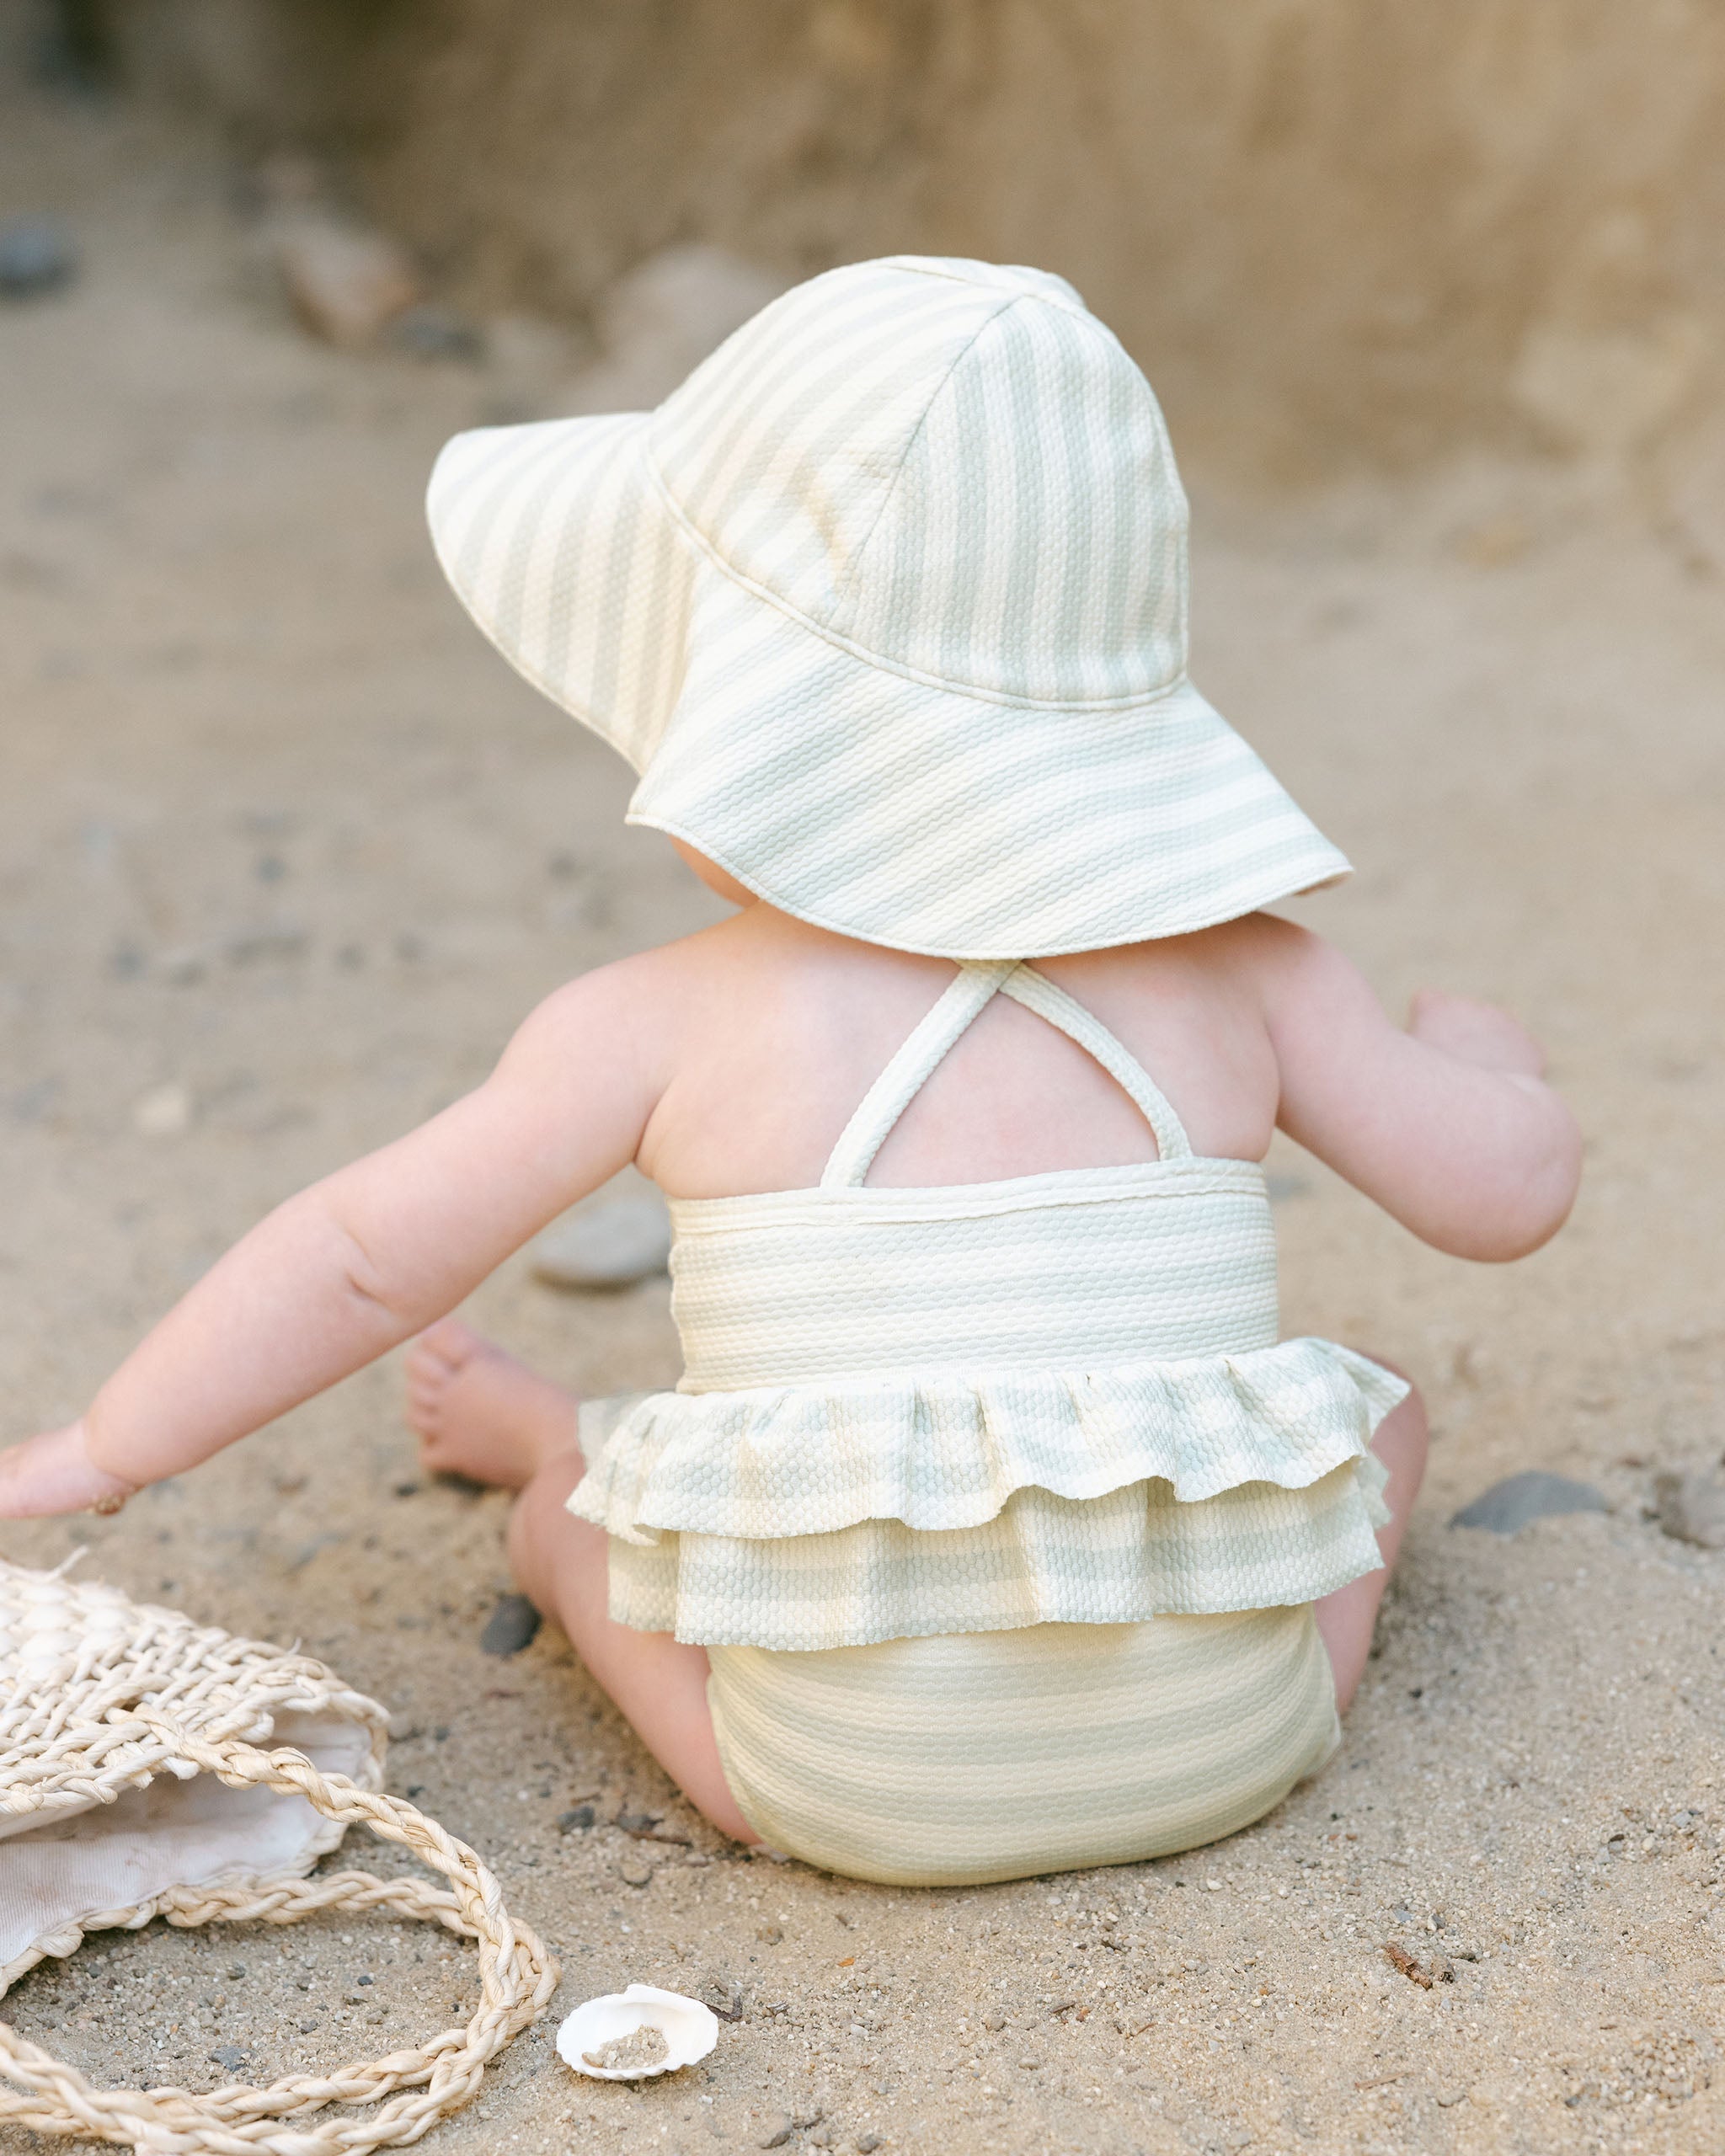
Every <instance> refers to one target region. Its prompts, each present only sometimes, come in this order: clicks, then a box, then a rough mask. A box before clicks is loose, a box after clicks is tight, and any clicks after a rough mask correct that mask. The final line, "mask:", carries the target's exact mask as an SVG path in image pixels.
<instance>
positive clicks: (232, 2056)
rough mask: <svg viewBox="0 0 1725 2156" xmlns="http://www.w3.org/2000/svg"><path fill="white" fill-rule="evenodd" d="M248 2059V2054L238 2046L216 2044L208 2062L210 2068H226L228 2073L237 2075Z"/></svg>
mask: <svg viewBox="0 0 1725 2156" xmlns="http://www.w3.org/2000/svg"><path fill="white" fill-rule="evenodd" d="M248 2057H250V2053H249V2052H244V2051H243V2050H242V2049H241V2048H240V2047H239V2046H238V2044H218V2045H217V2046H216V2049H215V2050H214V2051H213V2052H211V2054H210V2062H211V2065H212V2066H220V2067H224V2068H226V2069H227V2072H228V2073H238V2072H239V2070H240V2068H242V2067H243V2065H244V2064H245V2063H246V2060H247V2059H248Z"/></svg>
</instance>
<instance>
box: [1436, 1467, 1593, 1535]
mask: <svg viewBox="0 0 1725 2156" xmlns="http://www.w3.org/2000/svg"><path fill="white" fill-rule="evenodd" d="M1610 1509H1611V1508H1610V1506H1609V1505H1608V1504H1607V1503H1606V1502H1605V1499H1604V1497H1601V1496H1600V1495H1599V1492H1598V1491H1597V1490H1596V1489H1594V1486H1593V1484H1592V1483H1591V1482H1573V1481H1571V1480H1570V1479H1569V1477H1568V1476H1567V1475H1548V1474H1547V1473H1546V1470H1545V1469H1544V1468H1542V1467H1530V1468H1528V1469H1527V1470H1525V1472H1524V1473H1522V1474H1520V1475H1512V1476H1509V1478H1508V1479H1507V1480H1506V1481H1502V1482H1494V1483H1493V1485H1492V1486H1491V1488H1490V1489H1489V1490H1487V1491H1485V1492H1482V1494H1481V1495H1480V1496H1479V1497H1476V1498H1475V1499H1474V1501H1473V1502H1472V1503H1471V1505H1464V1506H1463V1507H1462V1508H1461V1511H1460V1512H1459V1513H1456V1514H1455V1518H1453V1519H1452V1520H1451V1521H1450V1526H1451V1527H1482V1528H1485V1529H1487V1530H1488V1532H1490V1533H1491V1534H1514V1533H1515V1532H1516V1530H1517V1529H1519V1528H1523V1527H1525V1526H1526V1525H1527V1524H1528V1522H1529V1521H1530V1520H1534V1519H1549V1518H1552V1517H1553V1516H1554V1515H1555V1514H1557V1513H1606V1512H1610Z"/></svg>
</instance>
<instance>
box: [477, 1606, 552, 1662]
mask: <svg viewBox="0 0 1725 2156" xmlns="http://www.w3.org/2000/svg"><path fill="white" fill-rule="evenodd" d="M539 1622H540V1620H539V1612H538V1611H537V1609H535V1608H534V1607H533V1605H532V1604H531V1602H529V1601H528V1599H527V1598H526V1595H524V1594H505V1595H499V1598H498V1603H497V1607H496V1609H494V1610H493V1611H492V1613H491V1614H490V1615H489V1617H488V1618H487V1619H486V1620H485V1629H484V1630H483V1632H481V1633H480V1635H479V1646H480V1651H481V1652H482V1653H484V1654H494V1655H500V1656H508V1655H512V1654H519V1653H520V1652H521V1649H522V1648H523V1647H524V1646H526V1645H527V1644H528V1643H529V1641H531V1639H532V1637H533V1636H534V1634H535V1633H536V1632H537V1630H539Z"/></svg>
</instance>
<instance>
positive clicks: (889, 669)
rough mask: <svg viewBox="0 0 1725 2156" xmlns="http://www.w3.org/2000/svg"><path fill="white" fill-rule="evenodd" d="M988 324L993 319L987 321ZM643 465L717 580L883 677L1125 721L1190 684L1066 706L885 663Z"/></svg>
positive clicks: (1181, 678) (1021, 706) (1026, 707)
mask: <svg viewBox="0 0 1725 2156" xmlns="http://www.w3.org/2000/svg"><path fill="white" fill-rule="evenodd" d="M1015 303H1016V302H1015ZM1004 311H1005V310H1004V309H1002V310H1001V312H1004ZM991 319H993V318H992V317H991ZM642 462H643V463H644V465H645V467H646V469H647V472H648V475H649V478H651V480H652V482H653V484H654V488H656V489H657V491H658V494H659V497H660V500H661V501H662V502H663V503H664V504H665V508H666V509H667V510H669V511H670V515H671V516H672V517H673V519H674V520H676V527H677V530H678V531H679V532H680V533H681V536H683V538H684V539H686V541H687V542H689V543H690V544H691V545H692V546H694V547H697V548H698V549H699V550H700V552H702V554H704V555H705V556H706V557H707V558H708V561H709V562H711V563H712V564H713V567H714V568H716V569H717V570H718V572H719V574H721V575H722V576H724V577H725V578H727V579H729V582H731V583H732V584H735V585H736V586H737V587H738V589H739V590H743V591H746V592H748V593H750V595H752V596H753V597H755V598H756V599H761V600H765V601H766V604H767V605H768V606H771V607H772V608H773V609H774V610H775V611H777V612H778V613H780V614H782V615H783V616H784V617H785V619H786V620H787V621H788V622H795V623H796V625H797V627H798V628H802V629H806V630H808V631H809V633H810V634H811V635H813V636H817V637H819V638H820V639H821V641H822V643H829V644H831V645H832V646H833V648H835V649H836V650H838V651H843V652H846V653H848V654H849V655H850V656H851V657H852V659H861V660H862V661H863V663H864V664H865V665H868V666H878V667H879V669H880V670H881V671H882V672H883V673H886V674H896V675H899V676H900V679H902V680H906V681H916V682H919V683H920V684H921V686H923V687H924V688H927V689H938V690H940V691H942V692H943V694H944V695H946V696H967V697H969V699H970V700H971V701H972V702H976V703H985V704H1011V705H1012V706H1013V707H1016V708H1017V709H1018V710H1021V711H1045V712H1098V713H1102V714H1103V715H1107V714H1109V713H1113V712H1119V713H1120V714H1122V715H1123V716H1124V714H1125V713H1126V712H1140V711H1149V710H1151V709H1153V708H1154V707H1155V706H1156V705H1157V704H1162V703H1166V702H1167V701H1168V699H1169V698H1170V697H1171V696H1178V695H1179V694H1180V692H1181V691H1183V690H1184V689H1188V688H1189V687H1190V686H1191V683H1190V680H1188V675H1187V674H1186V672H1185V670H1182V671H1181V672H1180V673H1179V674H1178V675H1177V676H1176V677H1175V679H1174V680H1172V681H1170V682H1168V683H1167V685H1166V686H1163V687H1162V688H1160V689H1154V690H1151V691H1150V692H1149V693H1148V694H1146V695H1143V696H1096V697H1090V698H1086V699H1083V700H1081V701H1076V702H1055V701H1054V700H1053V699H1052V698H1049V697H1046V696H1014V695H1013V694H1012V692H1011V691H1009V690H1006V689H985V688H981V687H979V686H975V684H973V683H971V682H969V681H951V680H948V679H947V678H946V677H945V676H944V675H940V674H931V673H928V672H927V671H926V670H924V669H923V668H921V667H920V666H907V665H906V664H905V663H904V661H903V660H902V659H889V657H888V656H887V655H886V654H885V653H884V652H879V651H871V650H870V649H869V648H868V646H867V645H866V644H861V643H857V642H856V641H855V639H854V638H851V637H847V636H845V635H844V634H843V633H842V632H841V631H839V630H837V629H832V628H829V627H827V626H826V625H825V622H817V621H815V620H814V618H813V616H810V615H808V614H805V613H804V612H803V611H802V609H801V608H800V607H797V606H792V605H791V603H790V601H789V600H788V599H784V598H782V597H781V596H780V595H779V594H778V593H777V592H776V591H774V590H772V589H771V588H770V587H769V586H768V585H766V584H761V583H760V582H758V581H757V580H756V579H755V578H754V577H751V576H749V575H746V574H745V573H744V571H743V570H741V569H740V568H736V567H735V566H734V563H730V562H728V561H727V560H726V559H725V558H724V555H723V554H721V553H720V552H719V551H718V548H717V547H715V546H714V545H713V542H712V541H711V540H710V539H708V537H707V536H706V534H705V533H704V532H702V531H697V529H696V527H695V526H694V525H693V524H692V523H691V522H690V520H689V519H688V518H687V517H686V515H684V514H683V511H682V510H681V506H680V505H679V504H678V502H677V499H676V495H675V494H672V493H671V491H670V488H669V487H668V486H667V485H666V484H665V480H664V478H663V477H662V476H661V474H660V471H659V467H657V466H656V465H655V464H654V462H653V460H652V459H651V457H650V456H645V455H644V456H643V458H642Z"/></svg>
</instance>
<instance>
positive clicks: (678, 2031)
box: [557, 1984, 718, 2081]
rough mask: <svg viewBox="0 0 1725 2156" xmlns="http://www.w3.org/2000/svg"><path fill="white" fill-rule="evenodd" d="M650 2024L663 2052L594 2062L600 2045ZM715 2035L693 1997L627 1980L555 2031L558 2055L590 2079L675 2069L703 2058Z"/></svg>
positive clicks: (713, 2018) (635, 2077) (712, 2018)
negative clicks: (652, 2057) (646, 2058)
mask: <svg viewBox="0 0 1725 2156" xmlns="http://www.w3.org/2000/svg"><path fill="white" fill-rule="evenodd" d="M643 2028H646V2029H656V2030H657V2031H659V2033H660V2036H663V2038H664V2039H665V2057H663V2058H661V2059H659V2060H657V2061H655V2062H654V2063H651V2064H645V2063H641V2064H634V2063H628V2060H627V2057H626V2059H625V2062H624V2063H622V2064H620V2065H611V2066H595V2064H594V2063H592V2062H593V2059H594V2058H595V2057H596V2056H597V2055H598V2054H599V2052H600V2049H601V2046H603V2045H606V2044H610V2043H614V2042H615V2041H617V2038H619V2037H628V2036H633V2035H634V2033H635V2031H637V2030H638V2029H643ZM717 2042H718V2016H717V2015H715V2014H714V2013H713V2009H712V2008H711V2007H708V2006H703V2005H702V2004H701V2002H700V2000H699V1999H685V1998H684V1997H683V1995H682V1993H681V1992H676V1991H660V1990H658V1989H656V1988H655V1987H654V1986H653V1985H652V1984H631V1985H630V1986H629V1988H628V1990H627V1991H615V1992H607V1993H606V1994H605V1996H604V1997H603V1998H602V1999H588V2000H587V2001H586V2003H585V2004H584V2005H581V2006H578V2007H577V2008H576V2009H575V2010H574V2013H573V2014H571V2015H569V2019H568V2020H566V2021H565V2022H564V2023H563V2026H562V2027H561V2028H560V2029H559V2030H558V2032H557V2051H558V2057H559V2058H561V2059H562V2060H563V2063H564V2064H565V2065H566V2066H572V2067H573V2068H574V2070H575V2072H576V2073H585V2074H588V2075H590V2077H591V2078H592V2079H594V2080H595V2081H639V2080H642V2079H645V2077H646V2076H647V2075H649V2074H650V2073H676V2070H677V2068H679V2067H681V2066H692V2065H693V2064H694V2063H695V2062H696V2060H697V2059H701V2058H705V2057H706V2056H707V2054H708V2052H710V2051H711V2050H712V2049H713V2046H714V2045H715V2044H716V2043H717Z"/></svg>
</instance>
